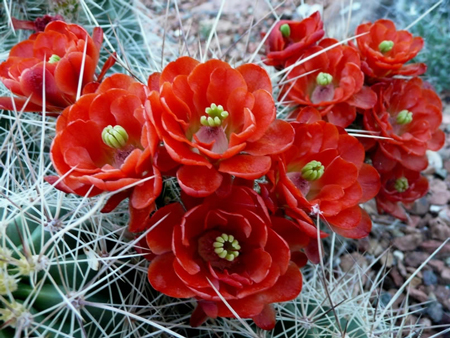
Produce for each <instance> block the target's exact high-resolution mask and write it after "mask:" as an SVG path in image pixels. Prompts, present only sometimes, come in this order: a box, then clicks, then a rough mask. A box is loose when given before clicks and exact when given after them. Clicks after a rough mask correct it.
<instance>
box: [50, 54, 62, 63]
mask: <svg viewBox="0 0 450 338" xmlns="http://www.w3.org/2000/svg"><path fill="white" fill-rule="evenodd" d="M59 60H61V58H60V57H59V56H58V55H56V54H53V55H52V56H50V58H49V59H48V63H57V62H58V61H59Z"/></svg>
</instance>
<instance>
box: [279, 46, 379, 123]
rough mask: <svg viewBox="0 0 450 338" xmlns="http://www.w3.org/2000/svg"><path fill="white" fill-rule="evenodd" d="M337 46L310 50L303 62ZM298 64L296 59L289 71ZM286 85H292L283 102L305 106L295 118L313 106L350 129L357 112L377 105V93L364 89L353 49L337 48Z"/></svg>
mask: <svg viewBox="0 0 450 338" xmlns="http://www.w3.org/2000/svg"><path fill="white" fill-rule="evenodd" d="M337 42H338V41H337V40H335V39H323V40H322V41H321V42H320V43H319V45H318V46H314V47H311V48H309V49H308V50H307V51H306V52H305V53H304V54H303V56H302V59H306V58H307V57H309V56H311V55H313V54H315V53H318V52H320V51H322V50H324V49H325V48H327V47H329V46H331V45H334V44H336V43H337ZM302 59H300V60H302ZM296 62H297V60H296V59H295V58H293V59H290V60H289V61H287V63H286V67H289V66H291V65H293V64H295V63H296ZM308 73H310V74H308ZM305 74H308V75H305ZM286 81H289V82H288V83H287V84H285V85H284V87H283V90H282V92H281V94H280V98H282V99H283V101H287V102H288V104H290V105H301V107H300V108H299V109H297V110H296V111H294V112H293V114H292V115H294V116H295V115H296V114H297V113H298V112H299V110H300V109H301V108H302V107H304V106H312V107H315V108H317V109H318V110H319V111H320V112H321V114H322V116H323V117H324V118H325V119H326V120H328V121H329V122H331V123H333V124H335V125H337V126H340V127H347V126H348V125H350V124H351V123H352V122H353V121H354V120H355V118H356V108H363V109H369V108H371V107H373V105H374V104H375V102H376V95H375V93H374V92H373V91H372V90H371V89H370V88H368V87H365V86H364V74H363V72H362V71H361V69H360V58H359V55H358V52H357V51H356V49H354V48H353V47H349V46H343V45H341V46H336V47H334V48H332V49H330V50H328V51H326V52H323V53H322V54H319V55H317V56H315V57H313V58H312V59H310V60H308V61H305V62H303V63H300V64H299V65H298V66H296V67H294V68H293V69H292V70H291V71H290V72H289V73H288V76H287V80H286Z"/></svg>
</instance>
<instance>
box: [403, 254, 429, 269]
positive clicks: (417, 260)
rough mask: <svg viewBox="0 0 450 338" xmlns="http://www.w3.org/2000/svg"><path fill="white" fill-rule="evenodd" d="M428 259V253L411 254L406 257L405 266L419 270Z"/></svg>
mask: <svg viewBox="0 0 450 338" xmlns="http://www.w3.org/2000/svg"><path fill="white" fill-rule="evenodd" d="M428 257H430V255H429V254H427V253H426V252H410V253H408V254H407V255H406V256H405V264H406V265H407V266H412V267H414V268H417V267H419V266H420V265H421V264H422V263H423V262H425V260H427V258H428Z"/></svg>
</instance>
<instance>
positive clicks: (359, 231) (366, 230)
mask: <svg viewBox="0 0 450 338" xmlns="http://www.w3.org/2000/svg"><path fill="white" fill-rule="evenodd" d="M361 216H362V217H361V221H360V222H359V223H358V225H357V226H356V227H355V228H353V229H342V228H338V227H333V230H334V231H335V232H336V233H337V234H339V235H341V236H343V237H346V238H354V239H359V238H364V237H367V236H369V234H370V230H371V229H372V220H371V219H370V216H369V215H368V214H367V212H366V211H365V210H363V209H361Z"/></svg>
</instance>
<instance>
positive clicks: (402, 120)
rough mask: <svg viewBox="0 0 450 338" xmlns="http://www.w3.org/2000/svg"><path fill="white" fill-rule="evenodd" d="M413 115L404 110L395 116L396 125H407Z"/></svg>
mask: <svg viewBox="0 0 450 338" xmlns="http://www.w3.org/2000/svg"><path fill="white" fill-rule="evenodd" d="M412 115H413V113H411V112H410V111H408V110H406V109H404V110H402V111H401V112H400V113H398V115H397V123H398V124H408V123H411V121H412V120H413V116H412Z"/></svg>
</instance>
